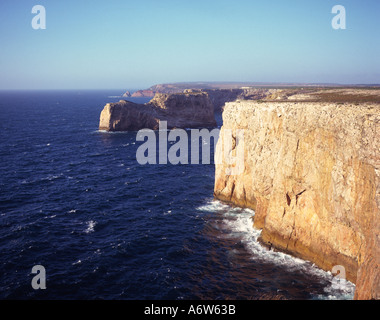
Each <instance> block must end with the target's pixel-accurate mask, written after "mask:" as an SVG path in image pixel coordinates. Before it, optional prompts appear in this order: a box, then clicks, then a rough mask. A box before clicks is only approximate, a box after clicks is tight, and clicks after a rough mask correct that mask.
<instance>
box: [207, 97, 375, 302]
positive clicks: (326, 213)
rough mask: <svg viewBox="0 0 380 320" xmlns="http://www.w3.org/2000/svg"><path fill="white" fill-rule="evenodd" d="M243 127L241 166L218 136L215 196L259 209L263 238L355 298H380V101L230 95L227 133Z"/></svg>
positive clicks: (225, 120) (257, 217) (236, 149)
mask: <svg viewBox="0 0 380 320" xmlns="http://www.w3.org/2000/svg"><path fill="white" fill-rule="evenodd" d="M229 129H231V130H232V131H233V132H234V130H236V129H244V143H242V142H240V143H237V142H236V140H235V143H234V144H233V146H234V150H233V151H232V153H231V154H234V155H236V154H238V153H239V149H241V148H243V150H244V160H243V165H242V167H241V169H242V172H241V173H238V174H236V175H228V171H226V169H228V167H229V166H228V165H227V164H226V163H225V162H223V161H222V158H223V150H222V145H223V143H222V142H223V138H220V139H219V141H218V144H217V150H216V159H217V162H218V163H221V164H217V165H216V173H215V189H214V195H215V197H216V198H218V199H221V200H223V201H227V202H231V203H234V204H236V205H239V206H243V207H250V208H253V209H254V210H255V217H254V225H255V226H256V227H257V228H260V229H262V233H261V238H260V240H261V241H262V242H263V243H265V244H268V245H269V246H271V247H273V248H277V249H279V250H281V251H285V252H289V253H291V254H294V255H296V256H299V257H301V258H304V259H307V260H310V261H312V262H314V263H315V264H316V265H318V266H320V267H321V268H323V269H325V270H329V271H331V270H332V268H333V266H335V265H342V266H344V268H345V271H346V276H347V278H348V279H349V280H351V281H353V282H356V292H355V298H356V299H373V298H374V299H380V266H379V265H380V251H379V250H380V104H375V103H365V104H360V103H355V104H350V103H332V102H270V103H267V102H254V101H241V102H232V103H227V104H226V106H225V108H224V112H223V127H222V130H221V137H223V136H224V133H225V132H226V130H229Z"/></svg>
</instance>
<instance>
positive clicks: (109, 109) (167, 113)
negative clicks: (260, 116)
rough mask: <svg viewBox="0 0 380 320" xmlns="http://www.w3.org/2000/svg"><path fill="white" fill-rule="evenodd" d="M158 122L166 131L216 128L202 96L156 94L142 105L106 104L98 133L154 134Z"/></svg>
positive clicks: (211, 106)
mask: <svg viewBox="0 0 380 320" xmlns="http://www.w3.org/2000/svg"><path fill="white" fill-rule="evenodd" d="M159 121H167V127H168V128H169V129H170V128H199V127H214V126H216V122H215V117H214V108H213V105H212V103H211V101H210V99H209V97H208V95H207V94H206V93H203V92H196V93H194V92H191V93H178V94H163V93H156V95H155V96H154V98H153V99H152V100H151V101H149V102H148V103H146V104H137V103H133V102H130V101H125V100H120V101H119V102H117V103H108V104H106V105H105V107H104V108H103V110H102V112H101V114H100V121H99V130H106V131H136V130H140V129H144V128H146V129H153V130H155V129H158V126H159Z"/></svg>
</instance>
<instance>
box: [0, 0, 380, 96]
mask: <svg viewBox="0 0 380 320" xmlns="http://www.w3.org/2000/svg"><path fill="white" fill-rule="evenodd" d="M38 4H39V5H43V6H45V8H46V30H34V29H33V28H32V27H31V21H32V18H33V16H34V15H33V14H32V13H31V10H32V7H33V6H34V5H38ZM337 4H340V5H343V6H344V7H345V9H346V14H347V17H346V22H347V29H346V30H334V29H333V28H332V26H331V20H332V18H333V17H334V14H332V13H331V9H332V7H333V6H334V5H337ZM379 18H380V1H378V0H361V1H360V0H334V1H332V0H318V1H317V0H315V1H311V0H310V1H309V0H308V1H305V0H287V1H285V0H265V1H255V0H249V1H226V0H218V1H213V0H209V1H208V0H203V1H197V0H196V1H184V0H176V1H174V0H173V1H166V0H160V1H158V0H155V1H153V0H139V1H121V0H109V1H104V0H102V1H97V0H81V1H72V0H66V1H59V0H49V1H44V0H17V1H15V0H1V1H0V89H114V88H115V89H116V88H124V89H127V88H130V89H139V88H146V87H149V86H151V85H153V84H157V83H167V82H180V81H252V82H256V81H257V82H312V83H316V82H323V83H326V82H328V83H343V84H349V83H380V36H379V35H380V19H379Z"/></svg>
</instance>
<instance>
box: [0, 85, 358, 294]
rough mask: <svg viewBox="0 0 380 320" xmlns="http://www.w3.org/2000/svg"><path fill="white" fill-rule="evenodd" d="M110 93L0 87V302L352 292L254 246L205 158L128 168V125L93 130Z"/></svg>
mask: <svg viewBox="0 0 380 320" xmlns="http://www.w3.org/2000/svg"><path fill="white" fill-rule="evenodd" d="M120 94H121V91H116V90H109V91H44V92H43V91H41V92H39V91H30V92H26V91H25V92H18V91H13V92H0V159H1V162H0V172H1V175H0V299H115V300H116V299H141V300H142V299H160V300H163V299H179V300H181V299H185V300H187V299H244V300H245V299H352V298H353V292H354V285H352V284H351V283H349V282H345V283H342V282H341V283H336V282H335V281H334V279H333V275H331V274H330V273H326V272H324V271H322V270H320V269H318V268H316V267H315V266H313V265H312V264H311V263H309V262H307V261H303V260H300V259H296V258H293V257H291V256H289V255H286V254H283V253H279V252H275V251H272V250H268V249H266V248H264V247H262V246H261V245H260V244H259V243H258V242H257V238H258V237H259V235H260V231H259V230H255V229H254V228H253V227H252V218H254V211H252V210H248V209H239V208H234V207H231V206H228V205H226V204H223V203H221V202H219V201H215V200H214V199H213V187H214V165H213V164H212V163H211V164H199V165H194V164H188V165H172V164H167V165H140V164H138V162H137V161H136V150H137V148H138V147H139V145H141V144H142V143H143V142H136V132H125V133H107V132H99V131H98V124H99V115H100V112H101V110H102V108H103V106H104V105H105V104H106V103H107V102H115V101H118V100H120V98H119V97H117V96H120ZM132 100H133V101H135V102H136V101H137V102H146V101H148V99H145V100H144V99H142V98H140V99H132ZM216 117H217V120H218V123H219V125H221V116H220V115H216ZM35 265H42V266H43V267H44V268H45V270H46V289H44V290H43V289H40V290H35V289H33V287H32V286H31V281H32V279H33V277H34V274H32V273H31V271H32V268H33V266H35Z"/></svg>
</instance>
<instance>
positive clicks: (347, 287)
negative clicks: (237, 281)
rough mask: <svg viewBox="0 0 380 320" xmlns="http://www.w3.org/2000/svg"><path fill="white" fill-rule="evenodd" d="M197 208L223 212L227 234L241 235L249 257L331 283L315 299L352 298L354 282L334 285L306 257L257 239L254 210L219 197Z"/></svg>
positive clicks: (329, 276)
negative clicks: (271, 246)
mask: <svg viewBox="0 0 380 320" xmlns="http://www.w3.org/2000/svg"><path fill="white" fill-rule="evenodd" d="M197 210H200V211H204V212H215V213H219V214H221V215H222V217H223V218H222V219H223V220H222V221H223V229H224V230H223V231H227V233H226V234H225V236H226V237H236V236H238V237H239V238H240V241H241V243H243V245H244V246H245V248H246V249H247V250H248V252H249V253H250V255H251V259H253V260H258V261H262V262H268V263H275V264H276V265H279V266H281V267H283V268H285V269H286V270H288V271H289V272H294V271H302V272H303V273H305V274H309V275H313V276H316V277H319V278H322V279H324V280H326V281H328V282H329V283H330V284H329V285H328V286H327V287H326V288H325V289H324V291H325V292H326V295H317V296H313V298H315V299H353V296H354V290H355V285H354V284H353V283H351V282H349V281H344V280H343V279H342V280H341V281H340V282H339V284H338V285H337V281H336V279H334V277H333V275H332V274H331V272H326V271H324V270H322V269H320V268H318V267H316V266H315V265H314V264H312V263H311V262H309V261H305V260H302V259H299V258H296V257H293V256H291V255H289V254H286V253H282V252H278V251H274V250H269V249H268V248H266V247H264V246H262V245H261V244H260V242H259V241H258V239H259V237H260V234H261V230H258V229H255V228H254V227H253V218H254V214H255V212H254V210H251V209H242V208H237V207H231V206H229V205H227V204H224V203H222V202H220V201H218V200H212V201H209V202H208V203H207V204H206V205H203V206H200V207H198V208H197Z"/></svg>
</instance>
